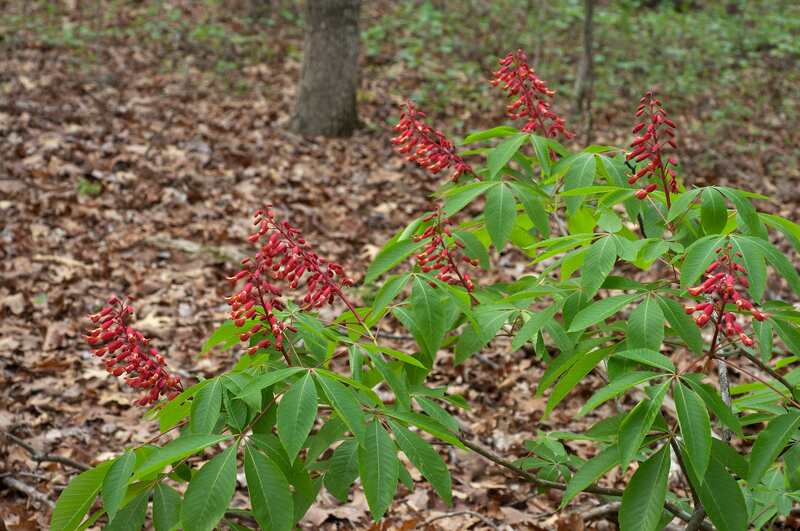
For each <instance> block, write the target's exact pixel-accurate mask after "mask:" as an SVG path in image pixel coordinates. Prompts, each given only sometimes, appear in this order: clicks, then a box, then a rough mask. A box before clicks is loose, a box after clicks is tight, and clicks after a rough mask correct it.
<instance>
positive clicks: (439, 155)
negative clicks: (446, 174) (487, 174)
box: [392, 101, 473, 181]
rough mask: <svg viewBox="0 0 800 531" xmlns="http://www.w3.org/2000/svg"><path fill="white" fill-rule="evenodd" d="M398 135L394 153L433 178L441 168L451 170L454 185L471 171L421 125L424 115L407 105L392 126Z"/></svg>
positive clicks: (438, 134)
mask: <svg viewBox="0 0 800 531" xmlns="http://www.w3.org/2000/svg"><path fill="white" fill-rule="evenodd" d="M394 129H395V131H398V132H399V133H398V135H397V136H396V137H394V138H392V143H393V144H395V145H396V146H397V148H396V150H397V152H398V153H403V154H405V155H406V158H407V159H408V160H410V161H414V162H416V163H417V164H419V165H420V166H422V167H424V168H426V169H428V170H430V171H431V173H433V174H437V173H439V172H440V171H442V170H443V169H445V168H453V174H452V175H451V177H450V178H451V179H452V180H453V181H457V180H458V178H459V177H461V176H462V175H463V174H465V173H470V174H472V173H473V172H472V167H471V166H470V165H469V164H467V163H466V162H465V161H464V159H462V158H461V157H459V156H458V155H457V154H456V150H455V147H454V146H453V143H452V142H450V141H449V140H448V139H447V137H446V136H444V134H443V133H442V132H441V131H437V130H436V129H434V128H432V127H431V126H429V125H428V124H426V123H425V113H424V112H422V111H419V110H417V109H416V107H414V104H413V103H411V102H410V101H409V102H407V103H406V110H405V112H403V115H402V116H401V117H400V122H398V124H397V125H396V126H394Z"/></svg>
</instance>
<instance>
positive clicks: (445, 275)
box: [414, 211, 478, 291]
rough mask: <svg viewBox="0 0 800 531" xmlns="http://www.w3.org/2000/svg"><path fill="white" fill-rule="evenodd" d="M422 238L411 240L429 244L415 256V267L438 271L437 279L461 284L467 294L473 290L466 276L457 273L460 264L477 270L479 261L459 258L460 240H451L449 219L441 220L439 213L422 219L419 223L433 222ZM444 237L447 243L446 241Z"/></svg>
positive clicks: (466, 274)
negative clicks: (416, 265) (468, 265)
mask: <svg viewBox="0 0 800 531" xmlns="http://www.w3.org/2000/svg"><path fill="white" fill-rule="evenodd" d="M432 220H434V222H433V223H431V224H430V225H428V226H427V227H426V228H425V230H424V231H423V232H422V234H419V235H417V236H415V237H414V241H417V242H421V241H423V240H428V243H427V244H426V245H425V247H424V248H423V249H422V252H420V253H419V254H417V256H416V258H417V263H418V264H419V266H420V268H421V269H422V271H423V272H425V273H428V272H430V271H437V274H436V278H438V279H439V280H441V281H442V282H447V283H448V284H461V285H462V286H464V288H466V290H467V291H472V290H473V288H474V287H475V286H474V285H473V284H472V279H471V278H470V276H469V273H462V272H461V271H460V270H459V269H458V262H459V260H460V261H462V262H465V263H467V264H470V265H472V266H477V265H478V261H477V260H474V259H472V258H469V257H468V256H466V255H464V254H461V253H460V252H459V251H460V249H463V248H464V244H463V243H462V242H461V240H457V239H456V238H454V237H453V233H452V231H451V230H450V227H449V225H452V224H453V222H452V221H451V220H450V219H449V218H444V219H443V218H442V214H441V211H439V212H433V213H431V214H429V215H428V216H426V217H425V218H423V220H422V221H432ZM445 237H446V238H447V239H445Z"/></svg>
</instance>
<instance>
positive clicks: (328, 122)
mask: <svg viewBox="0 0 800 531" xmlns="http://www.w3.org/2000/svg"><path fill="white" fill-rule="evenodd" d="M360 4H361V0H306V5H305V22H306V37H305V48H304V52H303V68H302V72H301V74H300V83H299V85H298V91H297V92H298V94H297V106H296V107H295V111H294V116H293V118H292V129H293V130H294V131H296V132H298V133H300V134H302V135H307V136H317V135H321V136H350V135H351V134H352V133H353V130H354V129H355V128H356V126H357V125H358V113H357V111H356V88H357V87H358V14H359V9H360V7H361V5H360Z"/></svg>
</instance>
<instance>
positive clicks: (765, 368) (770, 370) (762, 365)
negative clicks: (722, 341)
mask: <svg viewBox="0 0 800 531" xmlns="http://www.w3.org/2000/svg"><path fill="white" fill-rule="evenodd" d="M739 352H740V353H741V354H742V355H743V356H744V357H745V358H747V359H749V360H750V361H752V362H753V363H754V364H756V365H757V366H758V367H759V368H760V369H761V370H762V371H764V372H765V373H767V374H769V375H770V376H772V377H773V378H775V379H776V380H778V381H779V382H780V383H781V384H782V385H783V386H784V387H785V388H786V389H788V390H789V393H791V394H794V386H793V385H792V384H791V383H789V381H788V380H787V379H786V378H784V377H783V376H781V375H780V374H778V372H777V371H776V370H775V369H773V368H772V367H770V366H769V365H767V364H766V363H764V362H763V361H761V360H760V359H758V358H757V357H755V356H753V355H752V354H750V353H749V352H747V351H746V350H745V349H743V348H741V347H740V348H739Z"/></svg>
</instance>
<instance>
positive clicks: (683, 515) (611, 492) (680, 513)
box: [459, 437, 713, 531]
mask: <svg viewBox="0 0 800 531" xmlns="http://www.w3.org/2000/svg"><path fill="white" fill-rule="evenodd" d="M459 440H460V441H461V443H462V444H463V445H464V446H466V447H467V448H469V449H470V450H472V451H473V452H475V453H476V454H478V455H480V456H481V457H484V458H485V459H488V460H489V461H491V462H493V463H495V464H496V465H500V466H502V467H503V468H506V469H508V470H510V471H512V472H514V473H515V474H517V475H518V476H520V477H521V478H522V479H524V480H525V481H527V482H529V483H532V484H534V485H537V486H540V487H546V488H550V489H557V490H565V489H566V488H567V485H566V484H564V483H558V482H556V481H549V480H546V479H540V478H537V477H536V476H534V475H533V474H531V473H530V472H527V471H525V470H522V469H521V468H519V467H517V466H516V465H514V464H513V463H512V462H511V461H508V460H506V459H504V458H502V457H500V456H499V455H496V454H494V453H493V452H491V451H489V450H487V449H486V448H483V447H482V446H479V445H477V444H475V443H473V442H472V441H469V440H467V439H465V438H464V437H459ZM583 492H587V493H589V494H596V495H599V496H614V497H617V498H621V497H622V494H623V491H621V490H620V489H610V488H606V487H599V486H597V485H590V486H589V487H587V488H585V489H583ZM664 508H665V509H666V510H667V511H669V512H670V513H672V514H673V515H675V516H677V517H678V518H680V519H681V520H683V521H684V522H688V521H690V520H691V518H692V515H691V514H689V513H687V512H686V511H684V510H683V509H681V508H680V507H678V506H677V505H675V504H674V503H672V502H665V503H664ZM700 529H704V530H707V531H712V530H713V528H712V527H711V526H710V525H709V524H707V523H706V522H705V521H704V522H702V523H701V524H700Z"/></svg>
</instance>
